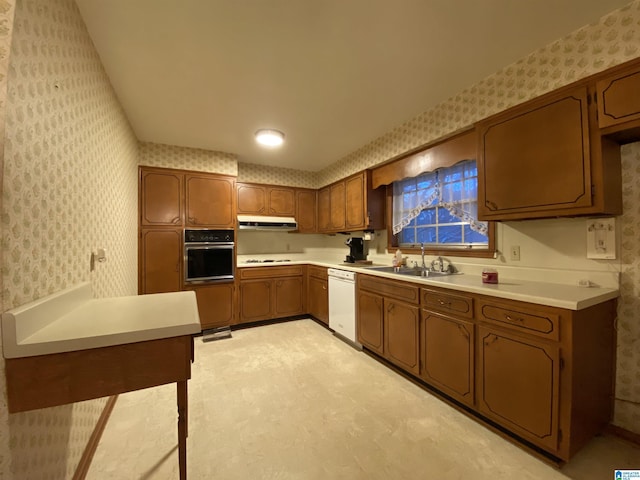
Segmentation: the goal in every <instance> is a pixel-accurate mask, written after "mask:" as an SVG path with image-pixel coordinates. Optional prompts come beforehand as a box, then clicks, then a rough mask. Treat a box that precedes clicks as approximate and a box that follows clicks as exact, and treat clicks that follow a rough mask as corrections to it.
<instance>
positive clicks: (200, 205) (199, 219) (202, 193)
mask: <svg viewBox="0 0 640 480" xmlns="http://www.w3.org/2000/svg"><path fill="white" fill-rule="evenodd" d="M185 185H186V211H187V222H186V223H187V225H188V226H191V227H213V228H233V227H234V225H235V221H236V217H235V209H234V201H233V200H234V192H235V179H234V178H233V177H226V176H222V175H212V174H201V175H200V174H188V175H186V179H185Z"/></svg>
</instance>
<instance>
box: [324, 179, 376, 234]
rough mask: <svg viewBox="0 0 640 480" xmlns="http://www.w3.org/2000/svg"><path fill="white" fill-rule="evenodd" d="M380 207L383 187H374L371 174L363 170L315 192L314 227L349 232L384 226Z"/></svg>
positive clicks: (327, 230)
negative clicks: (316, 208) (316, 216)
mask: <svg viewBox="0 0 640 480" xmlns="http://www.w3.org/2000/svg"><path fill="white" fill-rule="evenodd" d="M384 207H385V191H384V187H382V188H379V189H375V190H374V189H373V188H372V187H371V174H370V172H369V171H366V170H365V171H363V172H360V173H357V174H355V175H352V176H350V177H347V178H345V179H343V180H340V181H338V182H335V183H332V184H331V185H329V186H327V187H325V188H323V189H322V190H320V191H319V192H318V231H320V232H327V233H328V232H353V231H361V230H378V229H381V228H384ZM326 212H328V214H327V213H326ZM325 215H326V216H325Z"/></svg>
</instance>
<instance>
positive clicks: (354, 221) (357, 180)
mask: <svg viewBox="0 0 640 480" xmlns="http://www.w3.org/2000/svg"><path fill="white" fill-rule="evenodd" d="M365 188H366V184H365V178H364V172H363V173H359V174H358V175H355V176H353V177H351V178H348V179H347V180H345V225H346V227H345V228H346V230H347V231H351V230H356V229H363V228H366V226H367V220H366V218H365V216H366V212H365V202H366V198H365Z"/></svg>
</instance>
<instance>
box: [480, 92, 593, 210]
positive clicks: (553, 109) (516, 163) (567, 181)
mask: <svg viewBox="0 0 640 480" xmlns="http://www.w3.org/2000/svg"><path fill="white" fill-rule="evenodd" d="M478 131H479V136H480V137H479V141H480V148H479V162H478V214H479V217H480V218H481V219H483V220H494V219H496V220H497V219H510V218H514V219H515V218H535V217H541V216H552V215H553V213H552V212H553V211H554V210H561V209H565V210H566V209H571V208H578V207H589V206H591V204H592V197H591V185H592V183H591V158H590V143H589V109H588V107H587V89H586V87H583V88H578V89H575V90H573V91H571V92H569V93H565V94H562V95H556V96H554V97H551V98H549V97H545V99H544V100H538V101H535V102H530V103H529V104H527V106H526V107H521V108H518V109H513V110H510V111H509V112H507V113H506V114H503V115H499V116H496V117H494V118H492V119H489V120H487V121H486V122H482V123H480V124H479V126H478Z"/></svg>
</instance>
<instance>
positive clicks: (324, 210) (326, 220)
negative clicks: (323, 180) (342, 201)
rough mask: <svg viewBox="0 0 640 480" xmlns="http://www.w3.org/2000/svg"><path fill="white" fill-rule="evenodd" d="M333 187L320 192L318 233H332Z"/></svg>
mask: <svg viewBox="0 0 640 480" xmlns="http://www.w3.org/2000/svg"><path fill="white" fill-rule="evenodd" d="M330 210H331V187H324V188H322V189H320V190H318V232H329V231H331V212H330Z"/></svg>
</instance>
